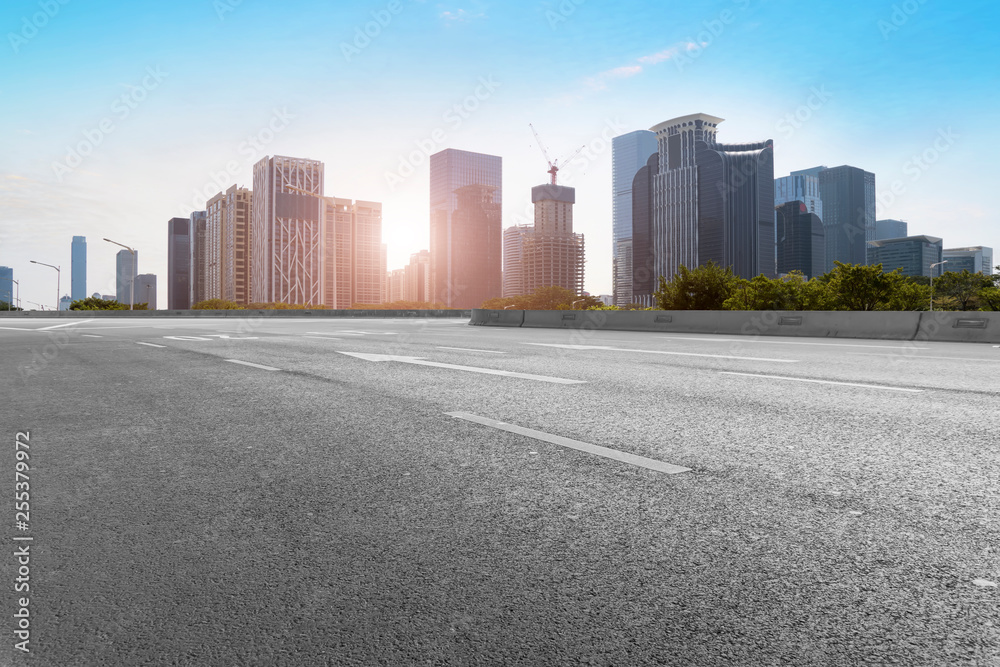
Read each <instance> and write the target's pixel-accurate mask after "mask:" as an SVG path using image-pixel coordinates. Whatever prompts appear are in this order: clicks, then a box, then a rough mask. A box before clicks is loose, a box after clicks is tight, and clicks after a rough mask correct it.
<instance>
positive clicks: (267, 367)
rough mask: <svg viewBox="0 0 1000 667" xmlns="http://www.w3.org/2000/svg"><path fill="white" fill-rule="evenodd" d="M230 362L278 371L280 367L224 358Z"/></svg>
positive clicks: (263, 369)
mask: <svg viewBox="0 0 1000 667" xmlns="http://www.w3.org/2000/svg"><path fill="white" fill-rule="evenodd" d="M224 361H228V362H229V363H231V364H240V365H241V366H252V367H253V368H259V369H261V370H262V371H280V370H281V369H280V368H274V367H273V366H262V365H260V364H252V363H250V362H249V361H240V360H239V359H225V360H224Z"/></svg>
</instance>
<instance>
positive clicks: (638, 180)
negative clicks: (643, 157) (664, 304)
mask: <svg viewBox="0 0 1000 667" xmlns="http://www.w3.org/2000/svg"><path fill="white" fill-rule="evenodd" d="M659 173H660V156H659V155H657V154H655V153H654V154H653V155H651V156H650V157H649V159H648V160H647V161H646V166H644V167H642V168H641V169H639V171H637V172H636V174H635V178H634V179H632V242H631V243H630V244H628V248H627V249H628V251H629V252H630V253H631V256H630V257H628V258H627V261H628V264H627V267H628V268H630V269H631V272H632V280H631V281H629V283H628V284H627V285H626V286H625V287H624V288H622V289H620V290H619V294H618V297H619V300H620V301H624V302H625V303H624V305H626V306H627V305H628V304H630V303H640V304H642V305H644V306H652V305H653V292H655V291H656V288H657V282H658V278H659V275H658V274H657V273H656V256H655V255H654V254H653V219H654V218H655V210H654V198H653V190H654V188H655V184H656V177H657V176H658V175H659ZM667 277H669V276H667Z"/></svg>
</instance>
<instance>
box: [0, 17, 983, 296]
mask: <svg viewBox="0 0 1000 667" xmlns="http://www.w3.org/2000/svg"><path fill="white" fill-rule="evenodd" d="M379 19H381V23H379ZM998 19H1000V8H998V6H997V5H996V3H991V2H986V1H982V2H979V1H975V2H974V1H970V0H965V1H963V0H959V1H955V2H950V3H944V2H941V1H940V0H924V1H922V2H921V0H908V1H907V2H900V1H898V0H893V1H886V2H882V1H878V0H869V1H867V2H844V1H841V2H814V3H809V4H804V3H800V2H791V1H786V0H772V1H764V0H718V1H714V2H699V3H690V2H670V1H668V2H655V3H654V2H637V1H629V0H625V1H620V2H616V3H606V2H598V1H597V0H562V1H555V0H546V1H517V0H515V1H511V2H504V3H493V2H485V1H477V0H462V1H458V0H455V1H446V2H433V1H432V0H393V1H390V0H379V1H376V2H344V3H332V2H316V1H304V0H300V1H296V0H290V1H287V2H282V3H276V2H263V1H262V0H242V1H238V0H198V1H194V0H180V1H177V2H172V3H143V2H139V3H135V2H129V3H125V2H104V3H84V2H82V1H81V0H64V1H63V2H60V0H41V1H40V2H39V0H34V1H31V2H26V1H22V0H8V1H7V2H5V3H4V5H3V7H2V8H0V28H2V37H3V41H2V43H0V72H2V75H0V100H2V101H3V103H2V104H0V138H2V141H0V148H2V150H0V265H5V266H12V267H14V270H15V278H16V279H18V280H20V281H21V297H22V299H23V300H30V301H36V302H41V303H45V304H51V303H52V301H53V299H52V296H53V295H54V292H53V288H54V285H53V284H52V282H53V280H54V276H52V275H51V274H52V273H54V272H53V271H51V269H46V268H45V267H38V266H35V265H32V264H30V263H29V262H28V260H30V259H35V260H37V261H40V262H46V263H49V264H57V265H61V266H62V268H63V269H64V271H63V274H64V275H63V277H64V280H63V291H64V292H68V291H69V265H70V241H71V237H72V236H74V235H83V236H86V237H87V239H88V246H89V267H88V293H92V292H95V291H97V292H102V293H113V292H114V255H115V252H116V251H117V250H118V248H117V247H116V246H112V245H110V244H108V243H104V242H103V241H101V238H103V237H109V238H112V239H115V240H117V241H120V242H122V243H126V244H128V245H132V246H134V247H136V248H137V249H138V250H139V270H140V271H141V272H143V273H155V274H157V276H158V277H159V287H160V289H159V296H158V299H159V300H160V304H161V306H162V305H164V304H165V300H166V288H165V279H166V222H167V220H168V219H169V218H171V217H174V216H178V215H187V213H189V212H190V211H191V210H193V209H194V208H202V207H204V201H205V200H206V199H207V198H208V196H210V195H211V194H213V193H214V192H216V191H218V189H220V187H218V186H222V187H228V185H230V184H233V183H238V184H241V185H246V186H248V187H249V185H250V181H251V173H252V165H253V163H254V162H256V161H257V160H258V159H260V158H261V157H263V156H265V155H273V154H279V155H291V156H296V157H308V158H314V159H318V160H323V161H324V162H325V163H326V192H327V194H330V195H335V196H339V197H350V198H354V199H366V200H374V201H380V202H382V203H383V205H384V211H383V213H384V232H383V238H384V240H385V241H386V242H387V243H388V245H389V268H398V267H401V266H403V265H404V264H405V263H406V262H407V261H408V257H409V254H410V253H412V252H416V251H418V250H420V249H422V248H426V247H427V245H428V238H429V232H428V218H429V216H428V171H427V160H426V154H427V153H428V152H436V151H437V150H441V149H444V148H449V147H453V148H461V149H465V150H473V151H479V152H484V153H492V154H495V155H500V156H502V157H503V159H504V225H505V226H507V225H511V224H515V223H518V222H525V221H527V220H528V219H530V188H531V186H533V185H538V184H541V183H544V182H545V181H546V179H547V174H546V170H547V165H546V163H545V160H544V159H543V157H542V155H541V152H540V151H539V149H538V147H537V146H536V144H535V142H534V138H533V137H532V134H531V130H530V129H529V127H528V123H533V124H534V126H535V128H536V129H537V130H538V131H539V133H540V134H541V136H542V139H543V141H544V142H545V144H546V146H547V148H548V150H549V152H550V153H551V157H553V158H556V157H564V156H568V155H569V154H571V153H572V152H574V151H575V150H576V149H577V148H579V147H581V146H584V145H586V146H587V149H586V150H585V151H584V153H583V154H582V155H581V157H580V158H578V159H576V160H574V161H573V162H572V163H571V164H570V165H568V166H567V168H566V169H565V170H564V171H563V172H562V173H561V182H563V183H565V184H568V185H573V186H575V187H576V188H577V204H576V209H575V216H576V220H575V227H576V230H577V231H581V232H583V233H584V234H585V235H586V239H587V258H588V261H587V272H586V287H587V289H588V290H590V291H591V292H593V293H609V292H610V291H611V259H610V258H611V150H610V142H609V141H608V139H609V138H610V137H611V136H614V135H615V134H621V133H624V132H628V131H631V130H635V129H644V128H649V127H651V126H652V125H655V124H657V123H659V122H661V121H664V120H667V119H670V118H673V117H676V116H681V115H685V114H689V113H695V112H704V113H710V114H713V115H716V116H720V117H722V118H725V119H726V121H725V123H723V124H722V125H721V126H720V130H719V139H720V141H724V142H739V141H753V140H761V139H774V141H775V174H776V175H777V176H781V175H785V174H787V173H788V172H789V171H791V170H794V169H802V168H808V167H812V166H816V165H819V164H825V165H828V166H836V165H840V164H851V165H855V166H858V167H862V168H864V169H867V170H869V171H873V172H874V173H875V174H876V183H877V190H878V192H879V195H880V205H879V212H878V216H879V218H901V219H905V220H907V221H908V222H909V223H910V232H911V233H917V234H931V235H936V236H940V237H943V238H944V242H945V247H957V246H964V245H988V246H992V247H994V248H996V249H1000V225H998V216H997V213H996V209H995V207H994V206H993V205H992V200H991V198H990V197H988V196H986V195H988V194H990V193H992V192H993V190H994V188H995V186H994V183H993V180H994V171H995V169H994V168H993V164H992V162H993V160H992V156H993V154H994V153H995V151H994V149H993V147H994V146H996V145H998V143H1000V141H998V140H1000V136H998V135H1000V130H998V128H997V123H996V118H997V111H996V110H997V109H998V108H1000V105H998V102H1000V39H998V30H997V28H996V25H997V24H998ZM366 28H367V30H368V33H370V35H372V36H370V37H368V36H365V37H360V38H359V34H361V35H364V31H365V30H366ZM366 40H367V41H366ZM456 106H457V109H456ZM435 137H437V138H438V139H441V140H440V141H437V140H435ZM77 149H80V150H81V152H87V155H83V156H79V158H77V157H76V156H75V155H74V151H76V150H77ZM206 192H207V193H208V195H204V194H198V193H206ZM199 199H200V201H201V203H200V204H196V202H198V201H199ZM0 289H2V288H0Z"/></svg>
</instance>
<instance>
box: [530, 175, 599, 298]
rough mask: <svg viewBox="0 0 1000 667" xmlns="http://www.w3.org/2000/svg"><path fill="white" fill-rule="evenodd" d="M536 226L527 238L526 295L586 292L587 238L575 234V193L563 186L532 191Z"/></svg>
mask: <svg viewBox="0 0 1000 667" xmlns="http://www.w3.org/2000/svg"><path fill="white" fill-rule="evenodd" d="M531 202H532V203H533V204H534V205H535V225H534V228H533V230H532V233H531V234H530V235H526V236H525V237H524V245H523V247H522V256H521V272H522V276H523V282H524V292H523V293H524V294H531V293H533V292H534V291H535V290H537V289H539V288H541V287H562V288H565V289H568V290H570V291H571V292H573V293H574V294H577V295H579V294H581V293H582V292H583V278H584V276H583V273H584V260H585V251H584V238H583V234H575V233H573V204H574V203H575V202H576V190H575V189H574V188H569V187H565V186H562V185H538V186H536V187H533V188H532V189H531Z"/></svg>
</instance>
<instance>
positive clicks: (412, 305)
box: [351, 301, 460, 310]
mask: <svg viewBox="0 0 1000 667" xmlns="http://www.w3.org/2000/svg"><path fill="white" fill-rule="evenodd" d="M351 308H352V309H353V310H460V309H459V308H449V307H448V306H446V305H444V304H443V303H431V302H429V301H393V302H392V303H355V304H353V305H352V306H351Z"/></svg>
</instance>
